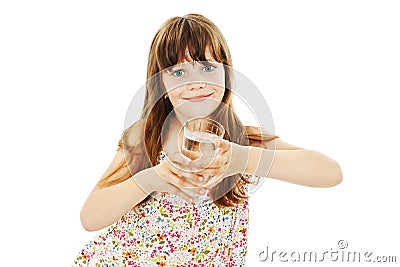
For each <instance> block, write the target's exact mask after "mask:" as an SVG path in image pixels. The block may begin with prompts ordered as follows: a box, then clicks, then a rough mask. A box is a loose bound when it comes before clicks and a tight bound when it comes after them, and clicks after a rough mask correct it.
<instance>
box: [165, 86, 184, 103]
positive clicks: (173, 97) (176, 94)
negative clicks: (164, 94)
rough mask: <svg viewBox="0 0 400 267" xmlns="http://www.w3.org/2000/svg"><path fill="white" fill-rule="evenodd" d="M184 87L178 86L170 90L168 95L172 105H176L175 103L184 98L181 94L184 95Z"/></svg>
mask: <svg viewBox="0 0 400 267" xmlns="http://www.w3.org/2000/svg"><path fill="white" fill-rule="evenodd" d="M184 89H185V88H184V87H178V88H175V89H172V90H169V91H168V97H169V100H170V101H171V103H172V105H174V106H175V104H178V103H180V101H182V99H180V96H181V95H182V92H183V90H184Z"/></svg>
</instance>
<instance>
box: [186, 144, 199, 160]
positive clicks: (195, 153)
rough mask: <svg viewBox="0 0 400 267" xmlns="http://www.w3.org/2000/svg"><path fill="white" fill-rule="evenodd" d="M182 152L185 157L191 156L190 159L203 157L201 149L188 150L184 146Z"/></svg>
mask: <svg viewBox="0 0 400 267" xmlns="http://www.w3.org/2000/svg"><path fill="white" fill-rule="evenodd" d="M181 152H182V154H183V155H184V156H185V157H187V158H189V159H190V160H196V159H198V158H200V157H201V152H200V151H192V150H187V149H186V148H184V147H183V148H182V150H181Z"/></svg>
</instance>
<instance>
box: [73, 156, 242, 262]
mask: <svg viewBox="0 0 400 267" xmlns="http://www.w3.org/2000/svg"><path fill="white" fill-rule="evenodd" d="M163 158H165V154H164V153H163V152H162V153H161V155H160V157H159V160H162V159H163ZM248 178H249V177H248ZM244 186H245V190H248V188H247V184H246V185H244ZM156 194H157V196H156V197H155V198H154V197H153V198H151V200H149V201H147V202H146V203H142V204H140V205H137V207H136V209H137V211H138V213H139V215H138V214H136V213H135V212H134V210H133V209H131V210H130V211H129V212H127V213H126V214H125V215H124V216H122V218H121V219H119V220H118V221H116V222H115V223H114V224H112V225H111V226H109V227H108V228H107V230H106V231H105V232H104V233H102V234H100V235H99V236H97V237H96V238H94V239H93V240H91V241H90V242H89V243H88V244H86V245H85V246H84V248H83V249H82V250H81V251H80V252H79V253H78V255H77V257H76V259H75V260H74V263H73V265H72V266H207V267H208V266H245V260H246V254H247V236H248V225H249V210H248V207H249V199H247V200H246V201H245V202H244V203H242V204H240V205H238V206H236V207H230V208H219V207H218V206H216V205H215V204H214V203H213V202H212V201H207V202H204V203H198V202H196V203H187V202H185V201H184V200H182V199H181V198H179V197H178V196H175V195H172V194H168V193H167V192H162V193H161V192H158V193H156Z"/></svg>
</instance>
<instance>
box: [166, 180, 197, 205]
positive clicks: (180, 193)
mask: <svg viewBox="0 0 400 267" xmlns="http://www.w3.org/2000/svg"><path fill="white" fill-rule="evenodd" d="M163 192H168V193H170V194H173V195H176V196H178V197H180V198H182V199H184V200H186V201H187V202H192V201H193V197H192V196H191V195H189V194H187V193H185V192H184V191H182V190H181V189H180V188H178V187H176V186H174V185H172V184H169V183H166V185H165V186H164V189H163Z"/></svg>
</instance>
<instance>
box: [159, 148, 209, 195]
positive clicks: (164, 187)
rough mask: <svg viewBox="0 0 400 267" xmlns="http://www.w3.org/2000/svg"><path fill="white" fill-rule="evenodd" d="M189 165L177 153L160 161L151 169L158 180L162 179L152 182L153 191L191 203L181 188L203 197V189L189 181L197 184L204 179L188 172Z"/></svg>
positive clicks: (187, 161)
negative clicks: (168, 194) (166, 193)
mask: <svg viewBox="0 0 400 267" xmlns="http://www.w3.org/2000/svg"><path fill="white" fill-rule="evenodd" d="M190 165H191V163H190V162H189V160H187V159H185V158H184V157H182V156H181V155H179V153H175V154H173V155H172V156H171V157H169V158H165V159H164V160H161V162H160V163H159V164H158V165H156V166H154V167H152V168H154V170H155V171H156V172H157V174H158V176H159V178H162V179H156V180H155V181H154V183H153V188H154V191H159V192H168V193H170V194H173V195H177V196H179V197H181V198H183V199H185V200H187V201H193V197H192V196H191V195H189V194H187V193H185V192H184V191H182V188H183V189H184V190H186V191H190V192H192V193H193V194H197V195H204V193H205V190H206V189H205V188H201V187H199V186H197V185H195V184H192V183H190V181H195V182H197V183H198V182H201V181H202V180H203V179H204V178H203V177H202V176H201V175H200V174H196V173H192V172H190V168H191V167H190Z"/></svg>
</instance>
